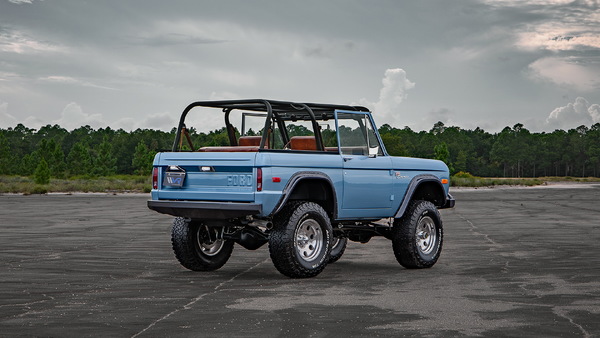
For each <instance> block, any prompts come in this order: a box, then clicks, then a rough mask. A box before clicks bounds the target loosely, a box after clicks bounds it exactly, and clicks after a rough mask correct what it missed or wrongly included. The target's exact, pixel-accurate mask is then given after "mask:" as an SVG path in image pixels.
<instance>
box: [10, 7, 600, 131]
mask: <svg viewBox="0 0 600 338" xmlns="http://www.w3.org/2000/svg"><path fill="white" fill-rule="evenodd" d="M231 98H269V99H277V100H292V101H304V102H322V103H339V104H361V105H366V106H368V107H369V108H372V109H373V111H374V115H375V119H376V122H377V124H378V125H379V126H381V125H382V124H384V123H389V124H391V125H392V126H394V127H398V128H403V127H404V126H409V127H410V128H412V129H413V130H429V129H431V127H432V126H433V124H434V123H435V122H437V121H442V122H443V123H445V124H446V125H456V126H459V127H462V128H465V129H474V128H475V127H478V126H479V127H481V128H483V129H484V130H486V131H489V132H497V131H500V130H502V128H504V127H505V126H511V127H512V126H513V125H514V124H516V123H523V124H524V125H525V127H526V128H527V129H529V130H531V131H552V130H554V129H556V128H561V129H570V128H575V127H577V126H579V125H582V124H584V125H586V126H588V127H589V126H591V125H592V124H593V123H597V122H600V1H598V0H581V1H568V0H534V1H519V0H504V1H500V0H464V1H462V0H461V1H447V0H432V1H399V0H390V1H366V0H365V1H357V0H343V1H342V0H339V1H329V0H318V1H310V0H308V1H306V0H303V1H298V0H293V1H281V0H265V1H246V0H239V1H226V0H225V1H197V0H190V1H159V0H143V1H142V0H138V1H126V0H103V1H84V0H69V1H66V0H64V1H63V0H45V1H38V0H0V128H7V127H14V126H16V124H17V123H23V124H25V125H26V126H28V127H30V128H39V127H40V126H43V125H46V124H60V125H61V126H63V127H65V128H67V129H69V130H72V129H74V128H77V127H79V126H81V125H86V124H88V125H90V126H92V127H94V128H100V127H106V126H110V127H111V128H115V129H117V128H123V129H125V130H133V129H136V128H154V129H163V130H170V129H171V128H172V127H173V126H175V124H176V121H177V120H178V118H179V114H180V113H181V111H182V110H183V108H185V106H186V105H187V104H188V103H190V102H193V101H198V100H208V99H231ZM221 124H222V117H221V116H220V115H218V116H217V117H215V118H208V119H207V120H206V123H205V124H204V128H200V129H201V130H211V129H215V128H217V127H220V126H221Z"/></svg>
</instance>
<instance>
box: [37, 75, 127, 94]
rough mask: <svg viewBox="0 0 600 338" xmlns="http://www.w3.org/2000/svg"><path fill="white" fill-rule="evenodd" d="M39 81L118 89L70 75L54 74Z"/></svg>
mask: <svg viewBox="0 0 600 338" xmlns="http://www.w3.org/2000/svg"><path fill="white" fill-rule="evenodd" d="M38 82H42V83H54V84H66V85H75V86H82V87H92V88H99V89H108V90H116V89H115V88H110V87H105V86H100V85H96V84H93V83H90V82H87V81H83V80H79V79H76V78H73V77H70V76H59V75H53V76H46V77H42V78H39V79H38Z"/></svg>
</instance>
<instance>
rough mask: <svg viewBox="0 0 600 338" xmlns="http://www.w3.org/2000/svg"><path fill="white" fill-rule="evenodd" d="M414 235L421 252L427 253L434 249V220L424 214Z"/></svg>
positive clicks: (435, 238)
mask: <svg viewBox="0 0 600 338" xmlns="http://www.w3.org/2000/svg"><path fill="white" fill-rule="evenodd" d="M415 235H416V236H415V241H416V244H417V248H418V249H419V251H420V252H421V253H423V254H425V255H428V254H430V253H431V252H432V251H433V250H434V249H435V247H436V242H437V232H436V226H435V222H434V221H433V219H432V218H431V217H429V216H424V217H422V218H421V219H420V220H419V223H418V224H417V229H416V233H415Z"/></svg>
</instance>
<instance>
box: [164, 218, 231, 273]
mask: <svg viewBox="0 0 600 338" xmlns="http://www.w3.org/2000/svg"><path fill="white" fill-rule="evenodd" d="M222 229H223V228H222V227H211V226H208V225H206V224H205V223H203V222H197V221H196V222H192V221H189V220H186V219H185V218H183V217H177V218H175V220H174V221H173V229H172V231H171V242H172V244H173V251H174V252H175V257H177V260H178V261H179V263H181V265H183V266H184V267H186V268H188V269H190V270H194V271H213V270H217V269H219V268H220V267H222V266H223V265H225V263H227V260H229V257H230V256H231V252H232V251H233V244H234V242H233V241H231V240H224V239H223V238H222V236H221V234H222Z"/></svg>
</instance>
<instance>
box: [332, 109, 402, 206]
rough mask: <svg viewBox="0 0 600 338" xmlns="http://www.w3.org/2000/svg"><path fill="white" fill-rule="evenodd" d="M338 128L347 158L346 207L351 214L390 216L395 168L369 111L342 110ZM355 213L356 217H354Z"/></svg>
mask: <svg viewBox="0 0 600 338" xmlns="http://www.w3.org/2000/svg"><path fill="white" fill-rule="evenodd" d="M336 118H337V130H338V144H339V147H340V155H341V156H342V158H343V180H344V196H343V198H342V209H344V210H346V211H353V212H350V213H349V214H348V213H346V214H348V215H349V217H357V216H359V217H360V218H363V217H364V218H367V217H386V216H385V215H387V213H388V211H389V209H390V208H391V206H392V201H393V199H394V195H393V184H394V180H393V170H392V161H391V158H390V157H389V156H387V155H385V154H384V152H383V148H382V147H381V144H380V141H379V139H378V137H377V134H376V133H375V129H374V126H373V123H372V121H371V119H370V115H369V114H365V113H357V112H345V111H343V112H342V111H338V112H337V114H336ZM350 215H352V216H350Z"/></svg>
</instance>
